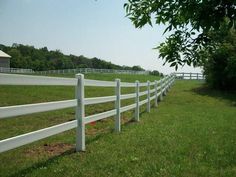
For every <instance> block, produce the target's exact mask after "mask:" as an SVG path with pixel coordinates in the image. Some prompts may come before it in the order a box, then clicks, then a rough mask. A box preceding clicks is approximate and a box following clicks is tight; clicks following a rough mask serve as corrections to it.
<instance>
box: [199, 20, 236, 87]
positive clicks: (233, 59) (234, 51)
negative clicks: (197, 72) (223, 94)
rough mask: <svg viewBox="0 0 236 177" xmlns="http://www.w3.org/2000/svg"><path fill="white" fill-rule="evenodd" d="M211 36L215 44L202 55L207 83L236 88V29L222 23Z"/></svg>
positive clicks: (214, 85)
mask: <svg viewBox="0 0 236 177" xmlns="http://www.w3.org/2000/svg"><path fill="white" fill-rule="evenodd" d="M209 36H211V38H212V39H213V40H212V43H214V44H213V45H210V46H209V47H208V48H205V49H204V50H203V51H202V52H201V55H200V57H201V58H202V61H203V66H204V74H205V76H206V81H207V83H208V84H209V85H210V86H212V87H214V88H219V89H224V90H226V89H227V90H236V30H234V29H231V30H228V29H227V28H226V27H225V26H223V25H222V26H221V28H220V29H219V31H217V32H210V33H209Z"/></svg>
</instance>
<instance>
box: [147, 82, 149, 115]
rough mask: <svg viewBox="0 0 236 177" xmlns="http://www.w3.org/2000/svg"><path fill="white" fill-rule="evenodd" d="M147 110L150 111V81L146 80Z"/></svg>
mask: <svg viewBox="0 0 236 177" xmlns="http://www.w3.org/2000/svg"><path fill="white" fill-rule="evenodd" d="M147 100H148V102H147V112H150V81H147Z"/></svg>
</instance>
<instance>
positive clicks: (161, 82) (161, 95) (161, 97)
mask: <svg viewBox="0 0 236 177" xmlns="http://www.w3.org/2000/svg"><path fill="white" fill-rule="evenodd" d="M162 84H163V78H162V79H161V80H160V97H159V100H160V101H162V100H163V92H162V89H163V85H162Z"/></svg>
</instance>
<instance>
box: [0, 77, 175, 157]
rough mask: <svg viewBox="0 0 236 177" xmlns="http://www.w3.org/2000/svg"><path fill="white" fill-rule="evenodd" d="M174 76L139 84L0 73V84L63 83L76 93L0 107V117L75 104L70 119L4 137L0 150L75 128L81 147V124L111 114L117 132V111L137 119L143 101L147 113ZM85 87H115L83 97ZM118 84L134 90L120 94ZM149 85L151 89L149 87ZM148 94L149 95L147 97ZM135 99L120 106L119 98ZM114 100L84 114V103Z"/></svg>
mask: <svg viewBox="0 0 236 177" xmlns="http://www.w3.org/2000/svg"><path fill="white" fill-rule="evenodd" d="M174 80H175V75H174V74H171V75H169V76H166V77H164V78H163V79H161V80H159V81H155V82H149V81H147V82H146V83H139V81H136V82H135V83H127V82H121V81H120V80H119V79H116V80H115V82H112V81H98V80H88V79H84V75H83V74H77V75H76V78H59V77H45V76H29V75H17V74H0V85H67V86H76V94H75V95H76V96H75V99H72V100H64V101H54V102H46V103H38V104H26V105H17V106H6V107H0V119H3V118H12V117H14V116H21V115H27V114H32V113H39V112H45V111H53V110H58V109H64V108H70V107H75V109H76V115H75V118H76V119H75V120H74V121H69V122H66V123H62V124H59V125H55V126H51V127H48V128H44V129H41V130H37V131H34V132H30V133H26V134H23V135H19V136H15V137H12V138H8V139H4V140H1V141H0V152H4V151H8V150H10V149H14V148H17V147H19V146H22V145H25V144H29V143H31V142H34V141H37V140H40V139H43V138H46V137H49V136H52V135H56V134H58V133H61V132H64V131H67V130H70V129H73V128H76V129H77V133H76V150H77V151H84V150H85V125H86V124H88V123H90V122H94V121H97V120H101V119H105V118H108V117H111V116H115V130H116V132H119V131H121V116H120V115H121V113H123V112H125V111H128V110H132V109H134V110H135V120H136V121H139V109H140V106H142V105H144V104H146V105H147V111H148V112H150V102H151V101H152V100H155V106H157V104H158V100H162V99H163V95H166V93H167V91H168V90H169V89H170V86H171V85H172V84H173V83H174ZM85 86H96V87H115V93H116V94H115V95H114V96H107V97H93V98H84V88H85ZM143 86H145V87H147V90H146V91H142V92H140V91H139V88H140V87H143ZM121 87H133V88H135V90H136V91H135V93H131V94H124V95H121ZM151 87H153V89H151ZM151 94H152V95H153V96H151ZM144 95H146V96H147V99H145V100H142V101H140V100H139V98H140V97H141V96H144ZM131 98H134V99H135V103H134V104H131V105H128V106H124V107H121V104H120V102H121V100H125V99H131ZM106 102H115V109H113V110H110V111H106V112H102V113H98V114H95V115H90V116H85V106H86V105H91V104H98V103H106Z"/></svg>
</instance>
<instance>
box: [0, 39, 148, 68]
mask: <svg viewBox="0 0 236 177" xmlns="http://www.w3.org/2000/svg"><path fill="white" fill-rule="evenodd" d="M0 50H2V51H4V52H6V53H7V54H9V55H10V56H11V60H10V66H11V67H12V68H30V69H33V70H35V71H45V70H57V69H75V68H96V69H119V70H134V71H144V69H143V68H142V67H140V66H133V67H129V66H120V65H116V64H113V63H111V62H107V61H104V60H101V59H99V58H96V57H94V58H87V57H85V56H83V55H80V56H75V55H64V54H63V53H62V52H61V51H60V50H55V51H54V50H50V51H49V50H48V48H47V47H43V48H40V49H37V48H35V47H34V46H29V45H22V44H16V43H14V44H12V46H5V45H2V44H0Z"/></svg>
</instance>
